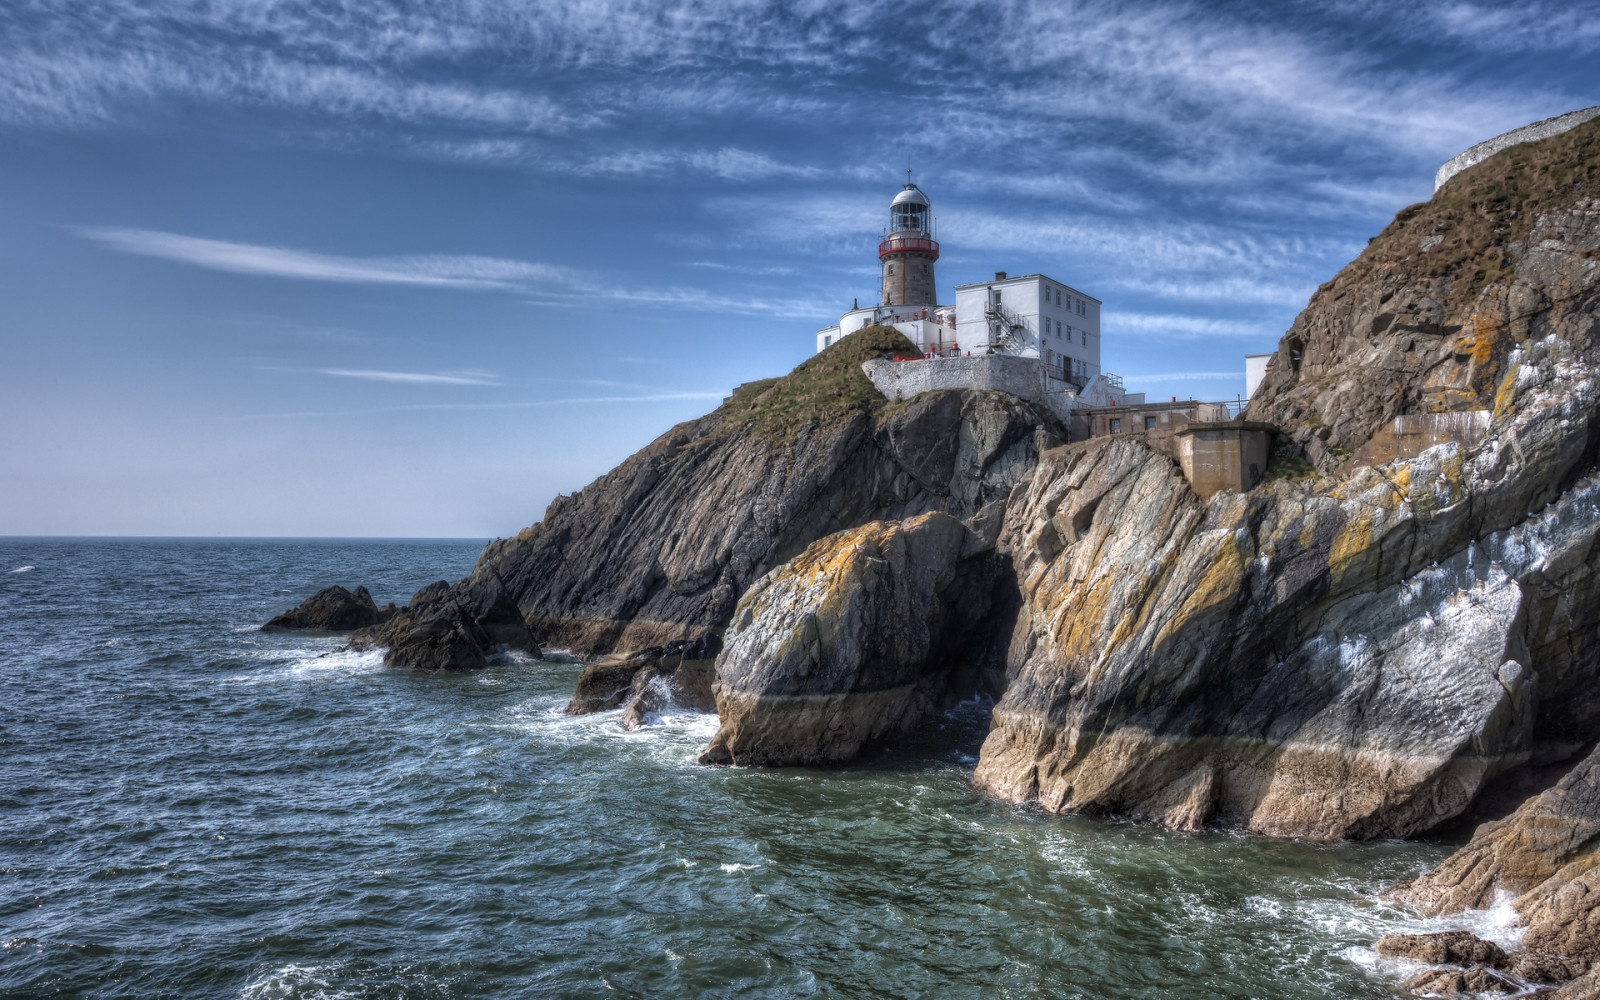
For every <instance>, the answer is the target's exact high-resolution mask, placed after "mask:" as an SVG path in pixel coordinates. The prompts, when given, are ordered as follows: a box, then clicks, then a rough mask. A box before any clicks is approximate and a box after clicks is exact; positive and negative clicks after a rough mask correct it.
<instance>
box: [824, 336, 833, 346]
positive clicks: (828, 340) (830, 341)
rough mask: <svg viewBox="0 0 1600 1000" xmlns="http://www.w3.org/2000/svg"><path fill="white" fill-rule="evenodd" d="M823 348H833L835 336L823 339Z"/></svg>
mask: <svg viewBox="0 0 1600 1000" xmlns="http://www.w3.org/2000/svg"><path fill="white" fill-rule="evenodd" d="M822 346H823V347H832V346H833V335H832V334H829V335H828V336H826V337H823V338H822Z"/></svg>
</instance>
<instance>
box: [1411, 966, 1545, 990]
mask: <svg viewBox="0 0 1600 1000" xmlns="http://www.w3.org/2000/svg"><path fill="white" fill-rule="evenodd" d="M1406 989H1408V990H1410V991H1411V993H1412V995H1413V996H1419V997H1460V996H1471V995H1473V994H1479V993H1520V992H1522V988H1521V987H1520V986H1518V985H1517V984H1516V983H1515V982H1513V981H1512V980H1510V979H1508V978H1507V977H1505V976H1502V975H1497V974H1496V973H1495V972H1494V971H1493V970H1490V969H1486V968H1484V967H1483V966H1478V967H1477V968H1473V969H1429V970H1428V971H1426V972H1419V973H1418V974H1417V975H1415V976H1413V977H1411V980H1410V981H1409V982H1407V983H1406Z"/></svg>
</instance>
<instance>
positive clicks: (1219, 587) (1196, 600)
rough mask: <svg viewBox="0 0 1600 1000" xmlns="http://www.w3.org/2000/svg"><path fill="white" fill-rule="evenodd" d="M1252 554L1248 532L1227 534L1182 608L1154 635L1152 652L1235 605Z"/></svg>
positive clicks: (1253, 552)
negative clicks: (1226, 607)
mask: <svg viewBox="0 0 1600 1000" xmlns="http://www.w3.org/2000/svg"><path fill="white" fill-rule="evenodd" d="M1255 554H1256V551H1255V539H1254V538H1252V537H1251V536H1250V534H1249V532H1244V531H1231V532H1229V533H1228V535H1227V537H1226V538H1223V539H1222V540H1221V542H1220V544H1219V545H1218V546H1217V548H1216V550H1215V551H1214V552H1213V553H1212V554H1211V560H1210V562H1209V564H1208V565H1207V566H1206V570H1205V575H1203V576H1202V577H1201V578H1200V579H1199V581H1198V582H1197V583H1195V585H1194V586H1193V587H1192V588H1191V589H1190V590H1189V595H1188V596H1187V597H1186V598H1184V601H1183V606H1182V607H1181V608H1180V609H1179V610H1178V612H1177V613H1176V614H1173V615H1171V616H1170V617H1169V618H1168V620H1167V624H1166V625H1164V626H1163V627H1162V629H1161V631H1160V632H1158V633H1156V639H1155V643H1154V647H1153V648H1156V649H1160V648H1161V647H1162V646H1164V645H1165V644H1166V642H1167V640H1168V639H1169V638H1171V636H1172V635H1173V634H1174V633H1176V632H1178V631H1179V630H1181V629H1183V628H1185V627H1187V626H1189V625H1190V624H1191V622H1192V620H1198V619H1200V618H1202V617H1203V616H1205V615H1207V614H1209V613H1210V612H1212V611H1214V610H1216V609H1217V608H1221V607H1224V606H1227V605H1230V604H1232V603H1233V602H1235V601H1237V600H1238V597H1239V589H1240V588H1241V587H1243V586H1244V571H1245V564H1246V563H1247V562H1249V561H1250V560H1251V559H1253V558H1255Z"/></svg>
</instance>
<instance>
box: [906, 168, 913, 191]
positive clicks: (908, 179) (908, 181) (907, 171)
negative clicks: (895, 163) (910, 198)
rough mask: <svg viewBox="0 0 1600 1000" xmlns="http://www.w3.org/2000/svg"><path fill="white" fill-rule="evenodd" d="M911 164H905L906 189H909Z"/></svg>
mask: <svg viewBox="0 0 1600 1000" xmlns="http://www.w3.org/2000/svg"><path fill="white" fill-rule="evenodd" d="M911 186H912V184H911V164H909V163H907V164H906V187H911Z"/></svg>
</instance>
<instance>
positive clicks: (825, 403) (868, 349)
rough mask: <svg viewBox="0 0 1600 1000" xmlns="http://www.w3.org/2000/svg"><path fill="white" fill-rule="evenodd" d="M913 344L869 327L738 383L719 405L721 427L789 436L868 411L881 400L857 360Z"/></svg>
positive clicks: (889, 330)
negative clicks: (776, 373) (777, 370)
mask: <svg viewBox="0 0 1600 1000" xmlns="http://www.w3.org/2000/svg"><path fill="white" fill-rule="evenodd" d="M897 353H901V354H916V353H917V349H916V347H914V346H913V345H912V343H911V341H909V340H907V339H906V338H905V337H904V336H902V335H901V334H900V332H899V331H898V330H895V329H894V328H893V327H888V326H869V327H867V328H865V329H863V330H860V331H859V332H856V333H852V334H850V335H849V336H848V337H844V338H841V339H840V340H839V342H838V343H836V344H834V345H833V346H832V347H829V348H828V349H827V350H825V351H823V352H822V353H821V354H818V355H817V356H816V357H814V358H810V359H808V360H807V361H805V362H803V363H801V364H800V366H799V367H797V368H795V370H794V371H792V372H790V373H789V374H787V375H784V376H782V377H780V378H769V379H763V380H761V381H759V382H750V383H747V384H745V385H742V386H740V387H739V389H738V390H737V391H736V392H735V393H734V394H733V397H732V398H731V399H729V400H728V401H727V402H726V403H724V404H722V407H721V410H722V415H723V418H724V419H723V427H724V428H726V429H728V430H733V431H739V432H742V433H746V434H750V435H752V436H755V437H759V438H764V439H766V440H769V441H788V440H792V439H793V437H794V435H795V433H796V432H797V431H799V430H800V428H801V427H804V426H805V425H806V424H808V423H812V422H816V423H818V424H827V423H831V422H833V421H836V420H840V419H843V418H845V417H848V416H849V415H850V414H853V413H858V412H860V413H871V412H874V411H876V410H878V409H879V408H881V407H882V406H884V405H885V404H886V402H887V400H885V399H884V398H883V394H882V393H880V392H879V391H878V390H877V389H876V388H875V387H874V386H873V384H872V382H871V381H870V380H868V378H867V376H866V373H865V372H863V371H862V370H861V363H862V362H863V361H869V360H871V359H873V358H886V357H889V356H890V355H893V354H897Z"/></svg>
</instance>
